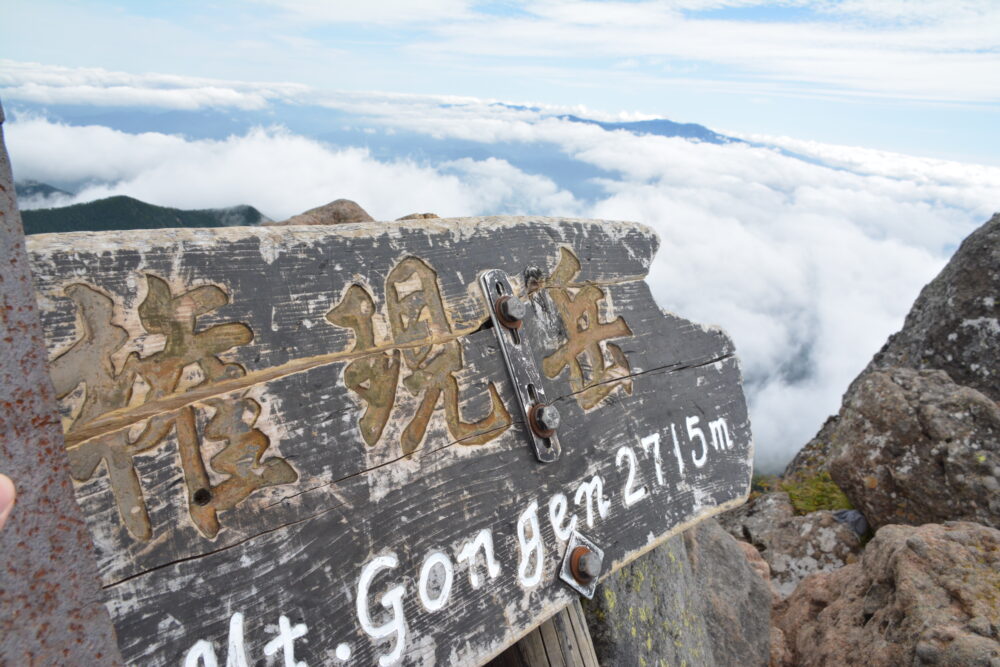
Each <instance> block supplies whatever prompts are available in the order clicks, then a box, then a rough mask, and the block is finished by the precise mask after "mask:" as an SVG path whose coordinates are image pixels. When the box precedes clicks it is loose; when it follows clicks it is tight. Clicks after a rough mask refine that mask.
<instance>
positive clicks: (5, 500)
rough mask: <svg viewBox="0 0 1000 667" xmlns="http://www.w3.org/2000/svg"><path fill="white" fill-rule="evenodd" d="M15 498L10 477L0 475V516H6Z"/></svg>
mask: <svg viewBox="0 0 1000 667" xmlns="http://www.w3.org/2000/svg"><path fill="white" fill-rule="evenodd" d="M16 497H17V490H16V489H15V488H14V482H12V481H11V479H10V477H8V476H7V475H4V474H3V473H0V516H3V515H6V514H7V512H9V511H10V508H11V507H13V506H14V499H15V498H16Z"/></svg>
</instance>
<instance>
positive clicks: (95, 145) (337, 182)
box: [6, 117, 579, 220]
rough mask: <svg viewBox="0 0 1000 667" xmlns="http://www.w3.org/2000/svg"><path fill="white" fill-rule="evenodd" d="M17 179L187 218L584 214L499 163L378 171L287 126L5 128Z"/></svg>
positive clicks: (403, 164)
mask: <svg viewBox="0 0 1000 667" xmlns="http://www.w3.org/2000/svg"><path fill="white" fill-rule="evenodd" d="M6 129H7V144H8V147H9V150H10V154H11V160H12V162H13V164H14V172H15V178H18V179H32V180H38V181H42V182H56V183H68V182H90V184H89V185H85V186H84V187H83V188H82V189H81V190H80V192H78V194H77V196H76V197H75V198H74V199H73V202H74V203H75V202H82V201H90V200H93V199H98V198H102V197H108V196H111V195H117V194H127V195H129V196H132V197H136V198H138V199H141V200H143V201H147V202H149V203H153V204H158V205H163V206H176V207H180V208H217V207H223V206H232V205H235V204H251V205H253V206H255V207H257V208H258V209H260V210H261V211H262V212H263V213H265V214H266V215H268V216H269V217H271V218H274V219H276V220H280V219H284V218H287V217H291V216H292V215H294V214H296V213H300V212H302V211H304V210H306V209H309V208H312V207H314V206H319V205H321V204H325V203H327V202H329V201H332V200H334V199H337V198H340V197H346V198H350V199H355V200H357V201H358V202H359V203H361V204H362V206H364V207H365V208H366V209H367V210H368V211H369V212H370V213H371V214H372V215H373V216H374V217H376V218H377V219H381V220H392V219H394V218H396V217H399V216H401V215H405V214H408V213H413V212H415V211H420V212H424V211H432V212H434V213H437V214H438V215H441V216H461V215H477V214H485V213H496V212H502V213H528V212H531V213H541V214H563V215H565V214H571V213H573V212H575V211H577V210H578V209H579V205H578V204H576V202H575V201H574V200H573V197H572V195H571V194H569V193H568V192H565V191H563V190H560V189H559V188H558V187H556V185H555V184H554V183H553V182H552V181H551V180H550V179H549V178H547V177H545V176H536V175H531V174H526V173H524V172H522V171H519V170H518V169H516V168H514V167H513V166H511V165H510V164H508V163H507V162H505V161H503V160H496V159H493V158H491V159H488V160H485V161H475V160H469V159H462V160H455V161H451V162H447V163H444V164H442V165H440V166H438V167H434V166H427V165H421V164H417V163H415V162H413V161H410V160H406V159H400V160H393V161H379V160H376V159H374V158H372V157H371V155H370V154H369V153H368V151H367V150H365V149H361V148H333V147H330V146H327V145H325V144H323V143H320V142H317V141H314V140H312V139H308V138H305V137H302V136H298V135H294V134H291V133H289V132H287V131H286V130H284V129H282V128H258V129H254V130H252V131H251V132H249V133H248V134H247V135H245V136H241V137H230V138H228V139H225V140H222V141H211V140H198V141H191V140H187V139H185V138H183V137H180V136H175V135H166V134H159V133H152V132H149V133H144V134H129V133H125V132H120V131H117V130H112V129H110V128H107V127H102V126H83V127H78V126H70V125H65V124H61V123H55V122H52V121H49V120H46V119H44V118H38V117H28V118H16V119H14V120H13V121H9V122H8V123H7V128H6Z"/></svg>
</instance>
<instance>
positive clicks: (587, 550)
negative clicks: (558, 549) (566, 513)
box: [559, 530, 604, 600]
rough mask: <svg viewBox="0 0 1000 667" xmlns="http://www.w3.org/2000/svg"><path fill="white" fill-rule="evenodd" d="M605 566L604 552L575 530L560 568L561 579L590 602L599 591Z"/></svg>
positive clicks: (570, 537)
mask: <svg viewBox="0 0 1000 667" xmlns="http://www.w3.org/2000/svg"><path fill="white" fill-rule="evenodd" d="M584 559H589V560H586V561H585V560H584ZM603 565H604V550H603V549H601V548H600V547H599V546H597V545H596V544H594V543H593V541H591V540H589V539H587V538H586V537H584V536H583V535H581V534H580V533H578V532H576V531H575V530H574V531H573V532H572V534H570V536H569V542H568V543H567V544H566V553H565V554H564V555H563V561H562V565H561V566H560V567H559V578H560V579H562V580H563V581H564V582H566V583H567V584H569V587H570V588H572V589H573V590H575V591H576V592H577V593H579V594H580V595H582V596H583V597H585V598H587V599H588V600H590V599H591V598H593V597H594V591H595V590H596V589H597V580H598V579H599V578H600V570H601V568H602V567H603ZM595 570H596V571H595Z"/></svg>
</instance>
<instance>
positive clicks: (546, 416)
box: [535, 405, 560, 431]
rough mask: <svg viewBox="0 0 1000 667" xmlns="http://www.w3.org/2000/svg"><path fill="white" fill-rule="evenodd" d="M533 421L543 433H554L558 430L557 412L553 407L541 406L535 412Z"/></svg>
mask: <svg viewBox="0 0 1000 667" xmlns="http://www.w3.org/2000/svg"><path fill="white" fill-rule="evenodd" d="M535 420H536V421H537V422H538V426H539V427H540V428H541V429H542V430H543V431H555V430H556V429H557V428H559V420H560V417H559V410H557V409H556V407H555V406H554V405H541V406H539V407H538V410H537V411H536V412H535Z"/></svg>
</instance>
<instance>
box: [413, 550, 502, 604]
mask: <svg viewBox="0 0 1000 667" xmlns="http://www.w3.org/2000/svg"><path fill="white" fill-rule="evenodd" d="M492 551H493V550H492V548H491V549H490V555H491V556H492V555H493V554H492ZM435 566H437V569H438V570H440V571H441V574H435ZM497 569H498V570H499V568H497ZM454 578H455V569H454V568H453V567H452V565H451V559H450V558H448V555H447V554H446V553H444V552H443V551H435V552H433V553H431V554H428V556H427V558H425V559H424V564H423V565H422V566H421V567H420V580H419V583H418V584H417V592H418V593H419V594H420V603H421V604H422V605H424V609H426V610H427V611H437V610H438V609H441V608H442V607H444V606H445V604H446V603H447V602H448V596H449V595H451V583H452V581H453V580H454ZM432 585H433V588H434V589H435V590H436V591H437V595H433V594H432V593H431V587H432Z"/></svg>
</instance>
